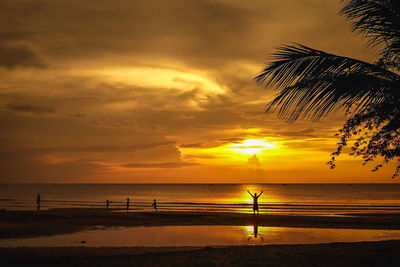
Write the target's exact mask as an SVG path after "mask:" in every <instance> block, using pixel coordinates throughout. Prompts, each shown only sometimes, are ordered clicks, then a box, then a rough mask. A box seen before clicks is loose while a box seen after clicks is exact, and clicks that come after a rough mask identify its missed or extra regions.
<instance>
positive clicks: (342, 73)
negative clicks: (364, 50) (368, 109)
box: [255, 44, 400, 121]
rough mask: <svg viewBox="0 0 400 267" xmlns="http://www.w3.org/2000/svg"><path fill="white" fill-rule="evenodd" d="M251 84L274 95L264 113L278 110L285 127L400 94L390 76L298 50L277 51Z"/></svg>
mask: <svg viewBox="0 0 400 267" xmlns="http://www.w3.org/2000/svg"><path fill="white" fill-rule="evenodd" d="M255 80H256V81H257V82H258V83H259V84H262V85H264V86H265V87H269V86H273V87H274V88H275V89H277V90H279V91H280V92H279V93H278V95H277V97H276V98H275V99H274V100H273V101H272V102H271V103H270V104H269V106H268V110H270V109H273V108H279V113H278V115H279V117H281V118H283V119H285V120H287V121H294V120H297V119H298V118H311V119H320V118H321V117H323V116H326V115H328V114H330V113H332V112H335V111H338V110H341V109H349V108H350V107H352V106H353V107H354V106H355V109H356V110H360V109H363V108H364V107H365V106H367V105H370V104H377V103H381V102H383V101H385V100H387V99H388V98H390V97H393V96H394V95H397V94H398V92H400V91H399V90H397V91H396V90H394V89H393V88H397V87H400V86H399V81H400V76H398V75H397V74H395V73H393V72H390V71H388V70H385V69H383V68H380V67H378V66H376V65H373V64H369V63H367V62H363V61H360V60H356V59H352V58H348V57H341V56H336V55H333V54H329V53H326V52H323V51H320V50H315V49H312V48H309V47H306V46H304V45H300V44H293V45H285V46H281V47H279V48H278V49H277V52H276V53H275V54H273V55H272V62H270V63H268V64H267V65H266V67H265V68H264V70H263V71H262V72H261V73H260V74H259V75H258V76H257V77H255Z"/></svg>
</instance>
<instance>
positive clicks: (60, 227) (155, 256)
mask: <svg viewBox="0 0 400 267" xmlns="http://www.w3.org/2000/svg"><path fill="white" fill-rule="evenodd" d="M161 225H258V226H286V227H312V228H318V227H319V228H348V229H400V214H372V213H368V214H351V215H347V216H298V215H296V216H288V215H269V214H260V215H258V216H257V215H256V216H254V215H252V214H239V213H217V212H214V213H205V212H158V213H154V212H135V211H130V212H128V213H127V212H116V210H112V209H109V210H107V209H53V210H43V211H5V212H0V238H2V239H4V238H24V237H38V236H50V235H55V234H63V233H73V232H76V231H80V230H86V229H91V228H93V227H96V226H106V227H113V226H161ZM398 255H400V241H397V240H394V241H379V242H358V243H331V244H313V245H258V246H229V247H121V248H118V247H110V248H107V247H103V248H101V247H100V248H89V247H58V248H49V247H37V248H24V247H22V248H0V257H1V258H2V263H5V264H6V265H5V266H22V265H34V266H36V265H38V266H172V265H175V266H177V265H178V266H206V265H209V266H248V265H252V266H256V265H257V266H260V265H261V266H265V265H270V266H277V265H279V266H399V264H400V258H399V257H398Z"/></svg>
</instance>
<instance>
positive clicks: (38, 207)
mask: <svg viewBox="0 0 400 267" xmlns="http://www.w3.org/2000/svg"><path fill="white" fill-rule="evenodd" d="M36 204H37V206H36V208H37V210H40V193H39V194H37V198H36Z"/></svg>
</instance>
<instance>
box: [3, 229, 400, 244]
mask: <svg viewBox="0 0 400 267" xmlns="http://www.w3.org/2000/svg"><path fill="white" fill-rule="evenodd" d="M391 239H400V230H361V229H356V230H354V229H321V228H290V227H255V226H152V227H117V228H111V229H110V228H108V229H96V230H89V231H83V232H78V233H73V234H65V235H54V236H49V237H37V238H24V239H1V240H0V247H41V246H44V247H62V246H89V247H105V246H107V247H123V246H205V245H255V244H264V245H267V244H315V243H330V242H358V241H380V240H391Z"/></svg>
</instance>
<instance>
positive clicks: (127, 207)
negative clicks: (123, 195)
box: [126, 198, 129, 212]
mask: <svg viewBox="0 0 400 267" xmlns="http://www.w3.org/2000/svg"><path fill="white" fill-rule="evenodd" d="M128 211H129V198H127V199H126V212H128Z"/></svg>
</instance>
